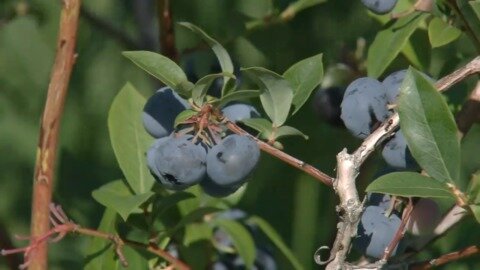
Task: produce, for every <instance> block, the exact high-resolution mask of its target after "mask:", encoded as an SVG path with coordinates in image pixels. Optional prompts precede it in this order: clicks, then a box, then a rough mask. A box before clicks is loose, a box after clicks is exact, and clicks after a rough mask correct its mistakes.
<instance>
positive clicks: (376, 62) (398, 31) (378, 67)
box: [367, 12, 428, 78]
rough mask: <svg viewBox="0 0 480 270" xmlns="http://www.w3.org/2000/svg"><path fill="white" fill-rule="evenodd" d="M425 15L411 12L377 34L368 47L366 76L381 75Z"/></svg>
mask: <svg viewBox="0 0 480 270" xmlns="http://www.w3.org/2000/svg"><path fill="white" fill-rule="evenodd" d="M426 17H428V15H427V14H424V13H418V12H415V13H412V14H411V15H408V16H405V17H402V18H400V19H398V20H396V21H395V22H394V23H392V24H391V25H389V27H388V28H386V29H384V30H382V31H380V32H379V33H378V34H377V36H376V37H375V40H374V41H373V43H372V45H371V46H370V48H369V49H368V58H367V59H368V60H367V71H368V76H370V77H375V78H377V77H379V76H380V75H382V73H383V72H384V71H385V69H386V68H387V67H388V65H390V63H391V62H392V61H393V59H395V57H397V55H398V54H399V53H400V51H401V50H402V48H403V46H404V45H405V43H406V42H407V41H408V39H409V38H410V36H411V35H412V34H413V32H414V31H415V30H416V29H417V27H418V26H419V25H420V24H421V23H422V22H423V20H424V19H425V18H426Z"/></svg>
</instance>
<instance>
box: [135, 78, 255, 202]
mask: <svg viewBox="0 0 480 270" xmlns="http://www.w3.org/2000/svg"><path fill="white" fill-rule="evenodd" d="M187 108H190V105H189V103H188V102H187V101H186V100H184V99H183V98H181V97H180V96H179V95H178V94H176V93H175V92H174V91H173V90H172V89H170V88H168V87H164V88H161V89H160V90H158V91H157V92H156V93H155V94H154V95H153V96H152V97H150V98H149V99H148V101H147V103H146V104H145V107H144V111H143V124H144V127H145V129H146V130H147V132H148V133H149V134H150V135H152V136H153V137H155V138H156V140H155V141H154V143H153V144H152V146H151V147H150V149H149V150H148V152H147V164H148V167H149V169H150V172H151V173H152V175H153V176H154V177H155V179H156V180H157V182H159V183H160V184H161V185H163V186H164V187H165V188H166V189H170V190H183V189H186V188H188V187H190V186H193V185H195V184H200V185H201V186H202V188H203V189H204V191H205V192H206V193H207V194H209V195H211V196H215V197H223V196H227V195H229V194H232V193H233V192H235V191H236V190H237V189H238V188H239V187H240V186H242V185H243V184H244V183H245V182H246V180H247V178H248V177H249V175H250V174H251V172H252V171H253V169H254V168H255V166H256V165H257V163H258V160H259V158H260V150H259V148H258V145H257V143H256V142H255V141H254V140H253V139H251V138H250V137H248V136H242V135H236V134H229V135H224V136H223V138H219V139H218V143H216V144H214V145H210V144H207V143H204V142H203V141H202V139H201V138H196V137H195V136H194V135H191V134H189V132H192V130H193V129H187V128H185V130H180V131H179V132H174V131H175V130H174V121H175V118H176V116H177V115H178V114H179V113H180V112H182V111H184V110H185V109H187ZM223 113H224V116H226V117H227V118H228V119H232V121H233V120H237V121H238V120H242V119H246V118H250V117H252V116H255V115H258V112H257V111H256V110H255V108H253V107H252V106H250V105H246V104H234V105H229V106H226V107H224V108H223ZM193 132H194V130H193Z"/></svg>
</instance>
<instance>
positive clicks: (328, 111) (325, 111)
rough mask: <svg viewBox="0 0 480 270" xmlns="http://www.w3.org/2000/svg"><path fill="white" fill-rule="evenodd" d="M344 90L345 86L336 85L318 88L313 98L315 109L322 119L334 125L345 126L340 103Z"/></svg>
mask: <svg viewBox="0 0 480 270" xmlns="http://www.w3.org/2000/svg"><path fill="white" fill-rule="evenodd" d="M344 92H345V89H344V88H340V87H335V86H332V87H328V88H321V89H318V91H317V93H316V94H315V98H314V100H313V109H314V110H315V112H316V113H317V115H318V117H319V118H320V119H321V120H323V121H325V122H327V123H329V124H331V125H334V126H343V122H342V119H341V118H340V114H341V112H342V111H341V109H340V104H342V99H343V94H344Z"/></svg>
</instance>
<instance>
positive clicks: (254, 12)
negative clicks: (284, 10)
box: [236, 0, 273, 19]
mask: <svg viewBox="0 0 480 270" xmlns="http://www.w3.org/2000/svg"><path fill="white" fill-rule="evenodd" d="M236 8H237V10H238V11H239V12H240V13H242V14H244V15H246V16H248V17H251V18H256V19H262V18H264V17H266V16H268V15H270V14H271V13H272V11H273V3H272V0H242V1H238V2H237V3H236Z"/></svg>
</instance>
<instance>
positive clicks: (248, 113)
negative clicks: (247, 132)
mask: <svg viewBox="0 0 480 270" xmlns="http://www.w3.org/2000/svg"><path fill="white" fill-rule="evenodd" d="M222 113H223V115H224V116H225V117H227V118H228V119H229V120H230V121H232V122H237V121H241V120H244V119H250V118H256V117H260V114H259V113H258V111H257V109H255V107H253V106H252V105H248V104H244V103H235V104H231V105H228V106H225V107H224V108H223V109H222Z"/></svg>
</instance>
